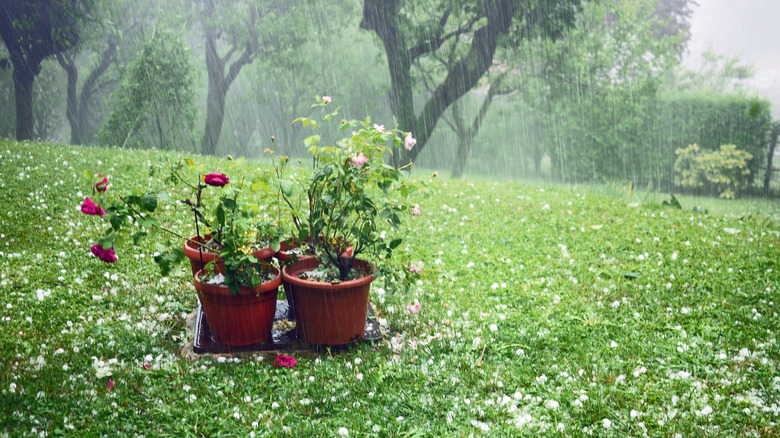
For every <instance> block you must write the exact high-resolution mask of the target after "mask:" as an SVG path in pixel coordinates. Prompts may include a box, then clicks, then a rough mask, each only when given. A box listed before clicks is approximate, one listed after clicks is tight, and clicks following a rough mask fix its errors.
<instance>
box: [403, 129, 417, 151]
mask: <svg viewBox="0 0 780 438" xmlns="http://www.w3.org/2000/svg"><path fill="white" fill-rule="evenodd" d="M404 143H405V145H404V146H405V147H406V150H407V151H411V150H412V148H413V147H414V145H415V144H417V140H416V139H415V138H414V137H412V133H411V132H410V133H408V134H406V138H405V139H404Z"/></svg>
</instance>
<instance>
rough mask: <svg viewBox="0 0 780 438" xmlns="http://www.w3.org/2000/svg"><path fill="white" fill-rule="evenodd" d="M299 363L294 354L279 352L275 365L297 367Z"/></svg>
mask: <svg viewBox="0 0 780 438" xmlns="http://www.w3.org/2000/svg"><path fill="white" fill-rule="evenodd" d="M297 364H298V361H297V360H295V358H294V357H292V356H286V355H284V354H277V355H276V361H274V366H275V367H282V368H295V365H297Z"/></svg>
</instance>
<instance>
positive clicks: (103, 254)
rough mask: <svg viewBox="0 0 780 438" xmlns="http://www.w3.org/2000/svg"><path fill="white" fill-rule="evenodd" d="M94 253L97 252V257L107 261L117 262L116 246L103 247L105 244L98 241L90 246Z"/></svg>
mask: <svg viewBox="0 0 780 438" xmlns="http://www.w3.org/2000/svg"><path fill="white" fill-rule="evenodd" d="M90 250H91V251H92V254H95V255H96V256H97V258H99V259H100V260H103V261H104V262H106V263H114V262H116V260H117V258H116V254H114V248H108V249H103V245H101V244H99V243H96V244H94V245H92V248H90Z"/></svg>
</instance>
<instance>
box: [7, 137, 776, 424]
mask: <svg viewBox="0 0 780 438" xmlns="http://www.w3.org/2000/svg"><path fill="white" fill-rule="evenodd" d="M170 157H171V155H166V154H163V153H160V152H153V151H125V150H116V149H96V148H82V147H67V146H59V145H43V144H34V143H16V142H12V141H6V140H0V161H1V162H2V163H3V170H2V172H0V202H1V205H2V208H1V209H0V436H112V437H113V436H146V437H156V436H299V437H301V436H328V437H331V436H351V437H363V436H432V437H439V436H472V435H473V436H499V437H503V436H529V437H535V436H562V437H564V436H590V435H593V436H615V437H624V436H635V437H640V436H681V437H691V436H708V437H710V436H723V437H734V436H774V435H777V434H778V433H780V427H779V426H778V424H777V422H778V418H780V372H778V369H777V367H778V361H780V357H779V354H780V350H779V349H778V344H777V337H778V332H779V331H780V320H779V319H778V315H777V312H778V305H777V304H776V302H775V300H776V299H777V298H778V287H779V286H780V275H779V272H780V266H778V257H780V225H779V224H778V221H776V220H772V219H767V218H766V217H765V216H763V215H762V214H759V213H755V214H750V215H742V214H740V215H724V214H723V213H721V212H722V211H725V209H727V208H728V209H734V210H740V209H746V208H749V206H746V205H747V204H745V203H744V201H712V200H707V201H706V202H707V203H708V205H713V206H710V207H708V211H709V212H710V213H709V214H705V213H700V212H693V211H691V208H692V206H693V205H694V202H698V201H695V200H690V199H686V200H683V199H681V202H682V204H683V207H684V209H683V210H678V209H673V208H669V207H663V206H661V205H660V203H659V202H656V200H655V199H654V198H653V199H645V200H644V201H643V200H642V199H639V200H638V199H636V198H631V199H626V197H625V196H611V195H609V194H601V193H595V192H594V191H593V190H590V189H582V190H579V189H578V188H565V187H553V186H538V185H526V184H521V183H509V182H500V183H499V182H491V181H487V180H464V181H454V180H449V179H447V178H442V177H439V178H436V179H434V180H433V182H432V184H431V186H430V190H428V191H427V192H425V193H421V194H420V195H419V196H418V197H417V199H416V200H415V202H418V203H419V204H420V210H421V211H422V215H421V216H419V217H417V218H413V220H409V221H407V222H408V223H409V224H411V227H413V232H412V233H410V236H409V239H408V240H407V244H408V247H407V248H406V250H407V251H410V252H412V253H413V254H414V258H417V259H419V260H421V261H423V262H424V264H425V269H424V270H423V274H422V279H421V280H420V281H419V282H418V284H417V287H416V288H415V289H414V290H412V291H411V292H410V293H409V294H401V293H390V292H384V291H383V290H381V288H379V287H378V286H377V285H375V287H374V288H373V289H372V292H371V294H372V300H373V301H374V303H375V304H376V306H377V308H378V312H379V317H380V320H381V322H382V323H384V325H385V330H386V333H385V341H384V342H382V343H381V344H377V345H374V346H369V345H363V346H360V347H357V348H354V349H351V350H350V351H348V352H345V353H339V354H319V355H315V354H309V353H306V354H297V355H296V359H298V364H297V366H296V367H295V368H294V369H286V368H285V369H281V368H275V367H273V366H272V362H273V357H264V356H245V357H241V358H239V359H232V358H231V359H227V360H217V359H212V358H203V359H201V360H199V361H196V362H189V361H186V360H184V359H183V358H181V357H180V355H179V351H180V348H181V346H182V344H184V342H185V341H186V339H185V338H186V321H185V317H186V315H187V314H188V313H190V312H191V311H192V310H193V309H194V308H195V307H196V306H197V297H196V295H195V293H194V290H193V288H192V286H191V285H190V284H189V283H188V282H187V277H186V276H181V277H172V278H170V279H165V278H161V277H160V275H159V272H158V270H157V267H156V266H155V265H154V263H153V262H152V260H151V256H152V255H153V253H154V251H155V246H154V243H155V241H158V240H159V239H163V238H166V237H165V236H155V237H153V238H152V239H150V240H149V241H148V242H145V243H144V244H143V245H144V246H142V247H141V249H140V250H137V249H133V248H132V247H125V248H122V249H120V250H118V256H119V261H118V262H117V263H115V264H112V265H107V264H105V263H103V262H101V261H99V260H98V259H97V258H95V257H94V256H93V255H92V254H91V253H90V250H89V248H90V246H91V245H92V243H93V242H94V241H95V240H96V239H97V237H98V235H99V233H100V232H101V230H102V229H103V228H104V225H105V224H104V222H103V221H102V220H101V219H100V218H97V217H92V216H86V215H84V214H82V213H81V212H80V211H79V206H80V205H81V202H82V201H83V200H84V197H85V196H86V195H88V194H89V189H90V184H89V182H88V181H86V180H84V178H83V177H82V173H83V172H84V171H85V170H89V171H93V172H95V173H98V172H101V173H103V174H108V175H109V176H110V178H111V180H112V182H113V183H114V184H116V185H117V186H119V185H123V184H130V183H132V184H133V185H139V184H141V185H143V184H147V183H148V184H150V186H151V185H152V183H154V182H155V180H157V179H159V178H161V177H164V175H152V176H150V175H149V172H148V164H150V163H154V162H160V161H164V160H166V159H169V158H170ZM198 161H199V162H202V163H205V165H204V167H203V170H205V171H209V172H210V171H220V172H225V173H228V174H229V175H230V176H231V179H232V178H234V177H236V178H240V175H246V174H248V173H250V172H257V171H267V170H268V169H267V167H265V166H262V165H259V164H257V163H252V162H245V161H242V160H238V161H230V162H229V161H226V160H220V159H214V158H203V159H200V158H199V159H198ZM443 173H444V172H443ZM154 185H155V186H156V185H157V184H154ZM173 195H174V197H175V194H173ZM635 196H636V195H635ZM765 207H766V208H768V209H769V210H770V211H774V212H776V211H777V210H778V205H777V203H776V202H775V203H774V204H771V203H766V202H765ZM715 212H717V214H716V213H715ZM769 214H770V215H771V214H774V213H771V212H770V213H769ZM187 225H188V224H187V223H185V222H184V221H182V222H181V223H177V222H176V221H175V220H172V222H171V224H170V226H172V227H174V228H177V227H178V228H180V229H181V230H186V226H187ZM183 232H186V231H183ZM190 234H192V233H190ZM415 299H417V300H419V302H420V303H421V304H422V310H421V311H420V312H419V313H418V314H416V315H411V314H409V312H407V311H406V310H405V307H406V306H407V305H408V304H409V303H411V302H413V301H414V300H415ZM145 365H148V369H147V367H145ZM109 379H112V380H113V381H114V382H115V383H116V386H114V387H113V388H111V389H110V388H108V387H107V385H106V384H107V382H108V381H109Z"/></svg>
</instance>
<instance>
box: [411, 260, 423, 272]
mask: <svg viewBox="0 0 780 438" xmlns="http://www.w3.org/2000/svg"><path fill="white" fill-rule="evenodd" d="M424 267H425V264H424V263H423V262H422V261H419V262H417V264H414V263H412V264H411V265H409V272H411V273H412V274H419V273H421V272H422V270H423V268H424Z"/></svg>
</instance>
